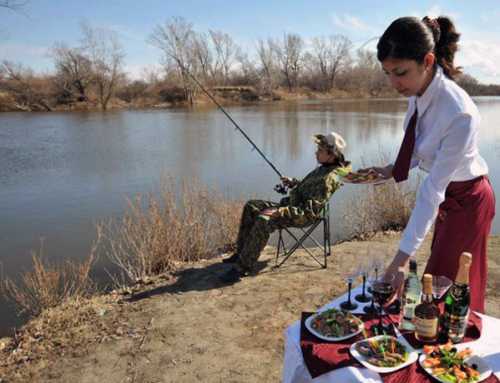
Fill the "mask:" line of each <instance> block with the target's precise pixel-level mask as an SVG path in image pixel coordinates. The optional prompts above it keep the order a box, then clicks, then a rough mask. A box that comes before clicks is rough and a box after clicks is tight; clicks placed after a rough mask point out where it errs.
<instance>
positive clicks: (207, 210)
mask: <svg viewBox="0 0 500 383" xmlns="http://www.w3.org/2000/svg"><path fill="white" fill-rule="evenodd" d="M178 186H179V185H177V184H176V182H175V180H174V179H172V178H168V179H166V180H164V181H162V185H161V191H160V193H159V195H158V196H155V195H153V194H149V195H147V196H146V197H145V198H144V197H143V196H141V195H138V196H136V197H135V198H134V199H133V200H131V201H129V208H128V211H127V212H126V214H125V215H124V216H123V217H122V218H121V219H118V220H108V221H107V222H103V223H101V224H100V227H101V229H102V230H103V234H104V236H105V246H106V250H105V252H106V254H107V257H108V258H109V259H110V260H111V262H112V263H113V264H115V265H116V266H118V268H119V269H120V271H121V273H122V275H121V280H120V278H117V280H115V283H117V284H118V285H122V284H124V283H129V282H135V281H138V280H143V279H144V278H147V277H148V276H151V275H154V274H159V273H163V272H169V271H173V270H175V268H176V265H177V264H178V263H179V262H191V261H196V260H199V259H202V258H209V257H212V256H214V255H215V254H217V253H218V252H219V250H220V249H221V248H222V247H224V246H226V245H228V244H232V243H234V242H235V240H236V235H237V230H238V222H239V218H240V213H241V207H242V203H241V202H238V201H233V200H229V199H227V198H225V196H224V195H223V194H222V193H220V192H218V191H217V190H215V189H211V188H209V187H207V186H203V185H202V184H201V183H200V182H199V181H189V182H187V181H185V182H183V183H182V185H181V186H180V187H178Z"/></svg>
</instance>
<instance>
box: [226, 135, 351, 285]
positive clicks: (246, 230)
mask: <svg viewBox="0 0 500 383" xmlns="http://www.w3.org/2000/svg"><path fill="white" fill-rule="evenodd" d="M313 138H314V142H315V143H316V144H317V150H316V160H317V161H318V163H319V166H318V167H317V168H316V169H314V170H313V171H312V172H310V173H309V174H308V175H307V176H306V177H305V178H304V179H303V180H302V181H300V182H299V181H298V180H296V179H290V178H288V177H283V178H282V182H283V184H284V185H285V186H288V187H289V188H290V193H289V197H285V198H283V199H281V201H280V203H276V202H270V201H263V200H250V201H248V202H247V203H246V204H245V207H244V208H243V214H242V217H241V222H240V229H239V232H238V239H237V242H236V252H235V253H234V255H233V256H231V257H230V258H227V259H224V261H223V262H225V263H234V266H233V267H232V268H231V269H230V270H228V271H227V272H226V273H225V274H223V275H222V276H221V277H220V279H221V280H222V281H223V282H227V283H233V282H237V281H238V280H239V279H240V278H241V277H242V276H244V275H247V274H249V273H251V272H253V271H254V267H255V265H256V263H257V259H258V258H259V255H260V253H261V251H262V250H263V249H264V247H265V246H266V243H267V241H268V239H269V236H270V234H271V233H272V232H273V231H274V230H276V229H278V228H279V227H284V226H286V227H291V226H294V227H301V226H308V225H310V224H311V223H313V222H314V221H316V220H317V219H318V218H320V216H321V210H322V209H323V206H325V204H326V203H327V202H328V200H329V199H330V197H331V195H332V194H333V193H334V192H335V191H336V190H337V189H338V188H339V187H340V186H341V182H340V180H339V175H340V176H343V175H346V174H347V173H349V171H350V163H349V162H348V161H346V160H345V159H344V155H343V153H342V150H343V149H344V148H345V146H346V143H345V141H344V139H343V138H342V137H341V136H340V135H339V134H337V133H334V132H331V133H330V134H328V135H326V136H325V135H322V134H316V135H314V136H313Z"/></svg>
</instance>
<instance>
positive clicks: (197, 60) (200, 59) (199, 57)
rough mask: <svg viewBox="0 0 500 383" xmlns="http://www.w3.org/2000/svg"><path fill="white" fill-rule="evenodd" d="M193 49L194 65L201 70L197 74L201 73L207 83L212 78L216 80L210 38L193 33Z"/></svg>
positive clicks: (202, 34)
mask: <svg viewBox="0 0 500 383" xmlns="http://www.w3.org/2000/svg"><path fill="white" fill-rule="evenodd" d="M191 49H192V56H193V60H194V63H193V65H194V66H196V68H198V69H199V70H197V71H196V72H201V75H202V77H203V79H204V81H205V82H206V81H207V80H208V79H209V78H210V77H212V79H215V73H214V67H213V53H212V50H211V48H210V43H209V40H208V36H207V35H206V34H205V33H196V32H193V36H192V44H191Z"/></svg>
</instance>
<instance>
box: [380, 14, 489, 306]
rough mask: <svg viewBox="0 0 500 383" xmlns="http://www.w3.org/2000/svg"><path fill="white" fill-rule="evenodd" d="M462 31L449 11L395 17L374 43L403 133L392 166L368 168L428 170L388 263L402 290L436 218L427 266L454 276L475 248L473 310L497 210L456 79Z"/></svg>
mask: <svg viewBox="0 0 500 383" xmlns="http://www.w3.org/2000/svg"><path fill="white" fill-rule="evenodd" d="M459 36H460V35H459V34H458V33H457V32H456V30H455V27H454V25H453V23H452V21H451V20H450V19H449V18H447V17H439V18H437V19H431V18H428V17H425V18H424V19H423V20H419V19H417V18H414V17H403V18H399V19H397V20H395V21H394V22H393V23H392V24H391V25H390V26H389V27H388V28H387V30H386V31H385V32H384V34H383V35H382V37H381V38H380V40H379V42H378V45H377V57H378V59H379V61H380V62H381V64H382V68H383V70H384V72H385V73H386V74H387V76H388V77H389V79H390V82H391V85H392V87H394V88H395V89H396V90H397V91H398V92H399V93H400V94H403V95H404V96H407V97H409V105H408V111H407V113H406V119H405V127H406V131H405V136H404V139H403V143H402V144H401V148H400V150H399V153H398V157H397V159H396V161H395V163H394V165H392V164H391V165H388V166H385V167H382V168H379V167H374V168H372V169H373V170H375V171H377V172H379V173H381V174H382V175H383V176H384V177H385V178H387V179H389V178H392V177H394V178H395V180H396V182H401V181H403V180H405V179H407V177H408V171H409V169H411V168H414V167H416V166H417V165H418V166H419V167H420V168H421V169H422V170H424V171H425V172H427V173H428V174H427V176H426V178H425V179H424V181H423V182H422V184H421V185H420V188H419V190H418V193H417V199H416V204H415V208H414V209H413V211H412V214H411V216H410V220H409V222H408V224H407V226H406V228H405V230H404V232H403V235H402V239H401V242H400V245H399V251H398V252H397V254H396V255H395V257H394V259H393V260H392V262H391V263H390V265H389V266H388V268H387V270H386V275H392V274H393V275H395V276H396V278H395V279H394V282H393V283H394V285H395V286H394V287H395V288H396V289H398V290H400V289H401V286H402V283H403V279H404V273H403V270H404V268H405V267H406V264H407V262H408V260H409V258H410V257H412V256H414V254H415V252H416V251H417V249H418V248H419V246H420V245H421V243H422V241H423V240H424V237H425V235H426V233H427V232H428V231H429V229H430V227H431V226H432V224H433V223H434V222H435V229H434V237H433V241H432V247H431V256H430V258H429V260H428V262H427V266H426V268H425V272H426V273H430V274H433V275H446V276H447V277H448V278H450V279H452V280H454V279H455V276H456V273H457V270H458V258H459V255H460V254H461V252H462V251H468V252H470V253H472V255H473V261H472V266H471V270H470V278H469V279H470V291H471V309H473V310H476V311H479V312H484V299H485V290H486V279H487V256H486V245H487V239H488V234H489V232H490V228H491V222H492V220H493V217H494V215H495V196H494V193H493V190H492V188H491V185H490V182H489V180H488V177H487V174H488V167H487V165H486V163H485V161H484V159H483V158H482V157H481V156H480V154H479V150H478V130H479V123H480V116H479V112H478V110H477V108H476V106H475V104H474V103H473V101H472V100H471V98H470V97H469V96H468V94H467V93H466V92H465V91H464V90H463V89H462V88H460V87H459V86H458V85H457V84H456V83H455V82H454V81H453V78H454V77H455V76H456V75H457V74H459V73H460V71H459V69H458V68H456V67H455V65H454V63H453V61H454V55H455V52H456V50H457V42H458V39H459Z"/></svg>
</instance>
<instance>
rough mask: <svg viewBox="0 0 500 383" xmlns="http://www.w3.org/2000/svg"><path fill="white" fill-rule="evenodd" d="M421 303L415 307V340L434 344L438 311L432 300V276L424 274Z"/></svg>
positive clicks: (436, 334) (436, 333)
mask: <svg viewBox="0 0 500 383" xmlns="http://www.w3.org/2000/svg"><path fill="white" fill-rule="evenodd" d="M422 293H423V294H422V302H421V303H420V304H418V305H417V306H416V307H415V338H417V339H418V340H419V341H420V342H422V343H434V342H435V341H436V340H437V336H438V323H439V309H438V307H437V306H436V305H435V303H434V300H433V298H432V275H430V274H424V278H423V289H422Z"/></svg>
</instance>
